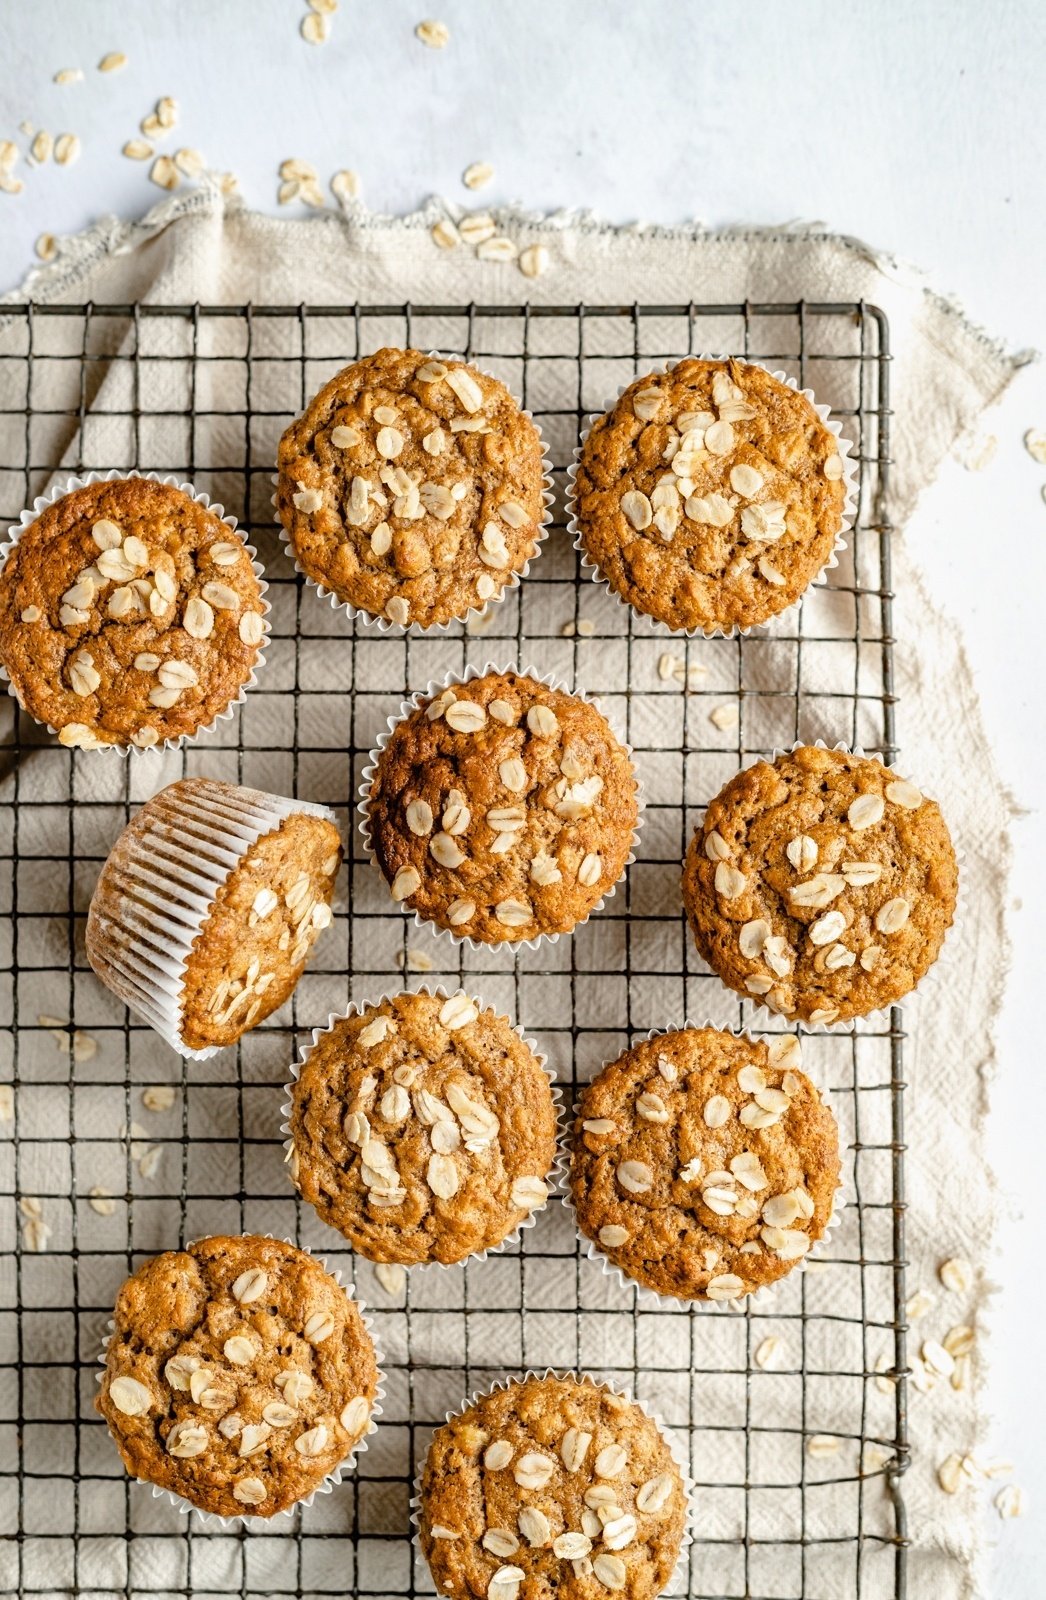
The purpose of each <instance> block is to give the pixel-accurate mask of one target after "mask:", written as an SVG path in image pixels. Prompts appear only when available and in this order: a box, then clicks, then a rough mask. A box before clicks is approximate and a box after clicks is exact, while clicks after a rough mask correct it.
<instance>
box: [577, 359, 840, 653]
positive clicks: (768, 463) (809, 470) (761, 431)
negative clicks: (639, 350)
mask: <svg viewBox="0 0 1046 1600" xmlns="http://www.w3.org/2000/svg"><path fill="white" fill-rule="evenodd" d="M843 472H844V468H843V461H842V457H841V456H840V454H839V446H838V441H837V439H836V437H835V435H834V434H833V433H831V432H830V430H829V429H828V428H827V427H826V426H825V425H824V423H823V422H822V421H821V419H820V418H819V417H818V415H817V412H816V411H815V410H814V408H813V406H812V405H811V404H810V401H809V400H808V399H807V398H806V396H805V395H803V394H801V393H799V391H798V390H796V389H792V388H790V387H789V386H788V385H787V384H785V383H782V382H781V381H780V380H779V379H777V378H774V377H772V376H771V374H770V373H769V372H766V371H764V369H763V368H762V367H754V366H750V365H748V364H747V363H746V362H743V361H701V360H695V359H691V360H687V361H681V362H679V364H678V365H677V366H674V367H673V368H672V369H671V371H669V372H653V373H648V374H646V375H644V376H643V377H641V378H636V379H635V381H634V382H633V383H630V384H629V386H628V388H627V389H626V390H625V391H624V393H623V394H622V395H621V397H620V399H619V400H618V401H617V402H616V404H615V405H613V406H612V407H611V408H610V410H609V411H608V412H607V413H606V414H605V415H604V416H602V417H600V418H598V420H597V421H596V422H595V423H594V424H593V426H592V429H591V432H590V433H589V435H588V438H587V439H586V440H585V442H584V444H583V446H582V449H581V455H580V460H579V464H578V469H577V477H576V482H575V485H574V499H575V509H576V515H577V520H578V525H579V528H580V532H581V539H582V543H583V545H584V548H585V551H586V553H587V555H588V557H589V559H590V560H591V561H592V562H594V564H595V565H596V566H597V567H598V568H599V571H600V573H601V575H602V576H603V577H604V578H605V579H606V581H607V583H609V585H610V587H611V589H612V590H613V591H614V593H615V594H617V595H619V596H620V597H621V599H623V600H626V601H628V603H629V604H630V605H632V606H634V607H635V608H636V610H637V611H642V612H644V613H645V614H646V615H647V616H651V617H655V618H656V619H657V620H658V621H659V622H664V623H666V624H667V625H668V627H670V628H678V629H691V628H700V629H706V630H711V629H715V628H720V629H723V630H724V631H728V630H730V629H731V628H735V627H741V628H749V627H752V626H754V625H755V624H757V623H760V622H766V621H767V620H768V619H769V618H770V617H773V616H776V614H777V613H778V612H779V611H783V610H785V609H786V607H788V606H790V605H792V604H793V603H794V602H795V601H796V600H797V599H798V598H799V596H800V595H801V594H802V593H803V591H804V589H806V588H807V587H808V585H809V584H810V583H812V582H813V580H814V578H816V576H817V575H818V573H819V572H820V571H821V569H822V568H823V567H824V566H825V565H826V564H827V562H828V559H829V557H830V556H831V554H832V550H833V548H834V546H835V541H836V536H837V535H838V533H839V530H840V528H841V526H842V510H843V503H844V500H845V490H844V486H843Z"/></svg>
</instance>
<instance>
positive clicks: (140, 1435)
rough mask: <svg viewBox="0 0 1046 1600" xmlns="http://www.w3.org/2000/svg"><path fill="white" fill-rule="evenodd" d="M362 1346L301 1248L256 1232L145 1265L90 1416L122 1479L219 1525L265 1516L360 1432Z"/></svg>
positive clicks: (372, 1362) (354, 1322)
mask: <svg viewBox="0 0 1046 1600" xmlns="http://www.w3.org/2000/svg"><path fill="white" fill-rule="evenodd" d="M379 1384H380V1375H379V1372H378V1367H377V1361H376V1358H375V1354H374V1346H373V1344H372V1342H371V1338H370V1334H369V1333H368V1331H367V1327H366V1324H365V1322H364V1320H363V1317H362V1316H361V1314H360V1309H359V1307H358V1306H357V1305H356V1303H355V1302H354V1301H353V1300H351V1299H350V1298H349V1296H348V1295H347V1293H346V1292H345V1290H344V1289H343V1288H342V1286H341V1284H340V1283H339V1282H338V1281H337V1279H336V1278H334V1277H332V1276H331V1274H330V1273H329V1272H327V1271H325V1270H324V1268H323V1267H322V1266H321V1265H320V1263H319V1262H318V1261H316V1260H314V1259H313V1257H312V1256H310V1255H309V1254H308V1253H307V1252H306V1251H304V1250H299V1249H297V1248H296V1247H295V1246H294V1245H292V1244H285V1243H284V1242H283V1241H282V1240H280V1239H269V1238H262V1237H261V1236H260V1235H257V1234H246V1235H242V1236H238V1237H232V1238H229V1237H221V1236H219V1237H216V1238H212V1239H199V1240H197V1241H196V1243H195V1244H190V1245H188V1246H187V1247H186V1248H185V1249H184V1250H168V1251H166V1252H165V1253H164V1254H163V1255H159V1256H154V1257H153V1258H152V1259H151V1260H149V1261H145V1262H143V1263H142V1265H141V1266H140V1267H139V1268H138V1270H137V1271H136V1272H135V1273H134V1275H133V1276H132V1277H130V1278H128V1279H127V1280H126V1282H125V1283H124V1285H123V1287H122V1288H121V1290H120V1292H119V1294H118V1295H117V1297H116V1310H115V1312H114V1323H113V1331H112V1334H111V1336H110V1338H109V1341H108V1346H107V1349H106V1355H105V1368H104V1371H103V1373H102V1376H101V1389H100V1392H99V1394H98V1397H97V1399H96V1401H95V1406H96V1408H97V1409H98V1411H100V1412H101V1414H102V1416H103V1417H104V1418H105V1420H106V1422H107V1423H108V1426H109V1432H110V1434H111V1435H112V1437H113V1439H114V1440H115V1442H116V1447H117V1449H118V1450H119V1452H120V1455H121V1457H122V1458H123V1464H124V1466H125V1467H126V1468H127V1471H128V1472H129V1473H130V1474H131V1475H132V1477H135V1478H140V1479H144V1480H145V1481H146V1482H148V1483H153V1484H156V1485H158V1486H159V1487H160V1488H161V1489H166V1490H168V1491H169V1492H170V1493H171V1494H174V1495H180V1496H181V1498H182V1499H183V1500H187V1501H189V1502H190V1504H191V1505H194V1506H196V1507H197V1508H198V1509H199V1510H200V1511H205V1512H211V1513H214V1514H215V1515H217V1516H222V1517H237V1516H240V1517H242V1516H257V1517H271V1516H273V1515H274V1514H275V1513H276V1512H278V1511H286V1510H287V1509H288V1508H289V1507H290V1506H293V1505H294V1503H295V1502H296V1501H298V1500H302V1499H304V1498H305V1497H306V1496H307V1495H310V1494H311V1493H312V1492H313V1491H314V1490H315V1489H317V1488H318V1487H319V1486H320V1484H321V1483H322V1482H323V1481H324V1479H325V1478H326V1477H327V1476H328V1475H329V1474H330V1473H332V1472H334V1470H335V1469H336V1468H337V1467H338V1466H339V1465H341V1464H343V1463H346V1457H348V1456H349V1455H350V1454H351V1453H352V1452H354V1450H355V1449H356V1447H357V1446H358V1444H359V1443H360V1440H361V1439H362V1438H363V1437H364V1435H365V1434H366V1433H367V1432H368V1431H369V1429H370V1422H371V1414H372V1412H373V1410H374V1406H375V1402H376V1400H377V1399H378V1397H379Z"/></svg>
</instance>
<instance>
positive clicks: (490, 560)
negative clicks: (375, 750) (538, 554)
mask: <svg viewBox="0 0 1046 1600" xmlns="http://www.w3.org/2000/svg"><path fill="white" fill-rule="evenodd" d="M279 469H280V470H279V480H278V485H277V490H276V505H277V509H278V512H279V517H280V520H281V522H282V523H283V525H284V527H285V528H286V529H287V531H288V533H289V534H290V538H291V543H292V545H293V547H294V553H295V555H296V556H297V559H298V562H299V564H300V566H301V567H302V568H303V570H304V571H305V572H307V573H308V575H309V577H310V578H313V579H314V580H315V581H316V582H317V583H319V584H322V585H323V586H324V588H326V589H329V590H331V591H332V592H333V593H334V594H336V595H337V596H338V598H339V600H343V601H345V602H347V603H348V604H349V605H351V606H354V607H355V608H356V609H357V610H359V611H363V612H366V613H368V614H369V615H370V616H372V617H384V618H386V619H387V620H388V621H390V622H395V623H397V624H400V625H401V626H406V625H407V624H409V623H417V624H418V625H419V626H421V627H431V626H432V625H433V624H438V623H444V622H449V621H451V620H452V619H453V618H455V617H464V616H466V615H467V613H468V611H469V610H470V608H471V607H473V606H483V605H486V603H487V602H488V601H489V600H491V599H493V598H495V597H496V596H498V595H500V593H501V591H502V589H503V588H504V587H505V585H506V583H508V582H509V580H510V579H511V578H512V577H513V576H514V575H515V574H516V573H519V572H521V571H522V569H523V567H524V566H525V565H526V563H527V562H528V561H529V560H530V558H531V556H532V555H533V554H534V552H535V550H536V549H537V545H538V540H539V538H540V531H541V522H542V515H543V512H544V500H543V488H544V480H543V466H542V448H541V437H540V435H539V433H538V431H537V428H536V427H535V426H534V423H533V422H532V421H531V419H530V418H529V417H528V416H527V415H525V413H524V412H522V411H521V410H520V409H519V406H518V405H517V404H516V402H515V400H514V399H513V398H512V396H511V395H510V394H509V392H508V390H507V389H506V388H505V385H504V384H503V383H499V382H498V380H497V379H496V378H491V377H489V376H488V375H487V374H486V373H484V372H479V371H477V369H476V368H475V367H471V366H468V365H466V363H465V362H463V361H455V360H453V359H452V358H450V357H446V358H445V357H442V356H441V357H438V358H436V357H432V356H428V355H425V354H424V352H423V351H421V350H396V349H385V350H379V351H377V352H376V354H374V355H372V356H366V357H365V358H364V359H363V360H362V361H356V362H354V363H353V364H352V366H349V367H345V368H344V369H343V370H342V371H341V372H339V373H337V374H336V376H335V377H333V378H332V379H331V380H330V382H329V383H328V384H326V385H325V386H324V387H323V388H322V389H321V390H320V392H319V394H318V395H317V396H316V398H315V399H314V400H313V401H312V402H311V404H310V405H309V407H308V409H307V411H306V412H305V414H304V416H301V417H299V418H298V419H297V421H296V422H293V423H292V424H291V426H290V427H289V428H288V429H287V431H286V433H285V434H284V435H283V438H282V439H281V440H280V448H279Z"/></svg>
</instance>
